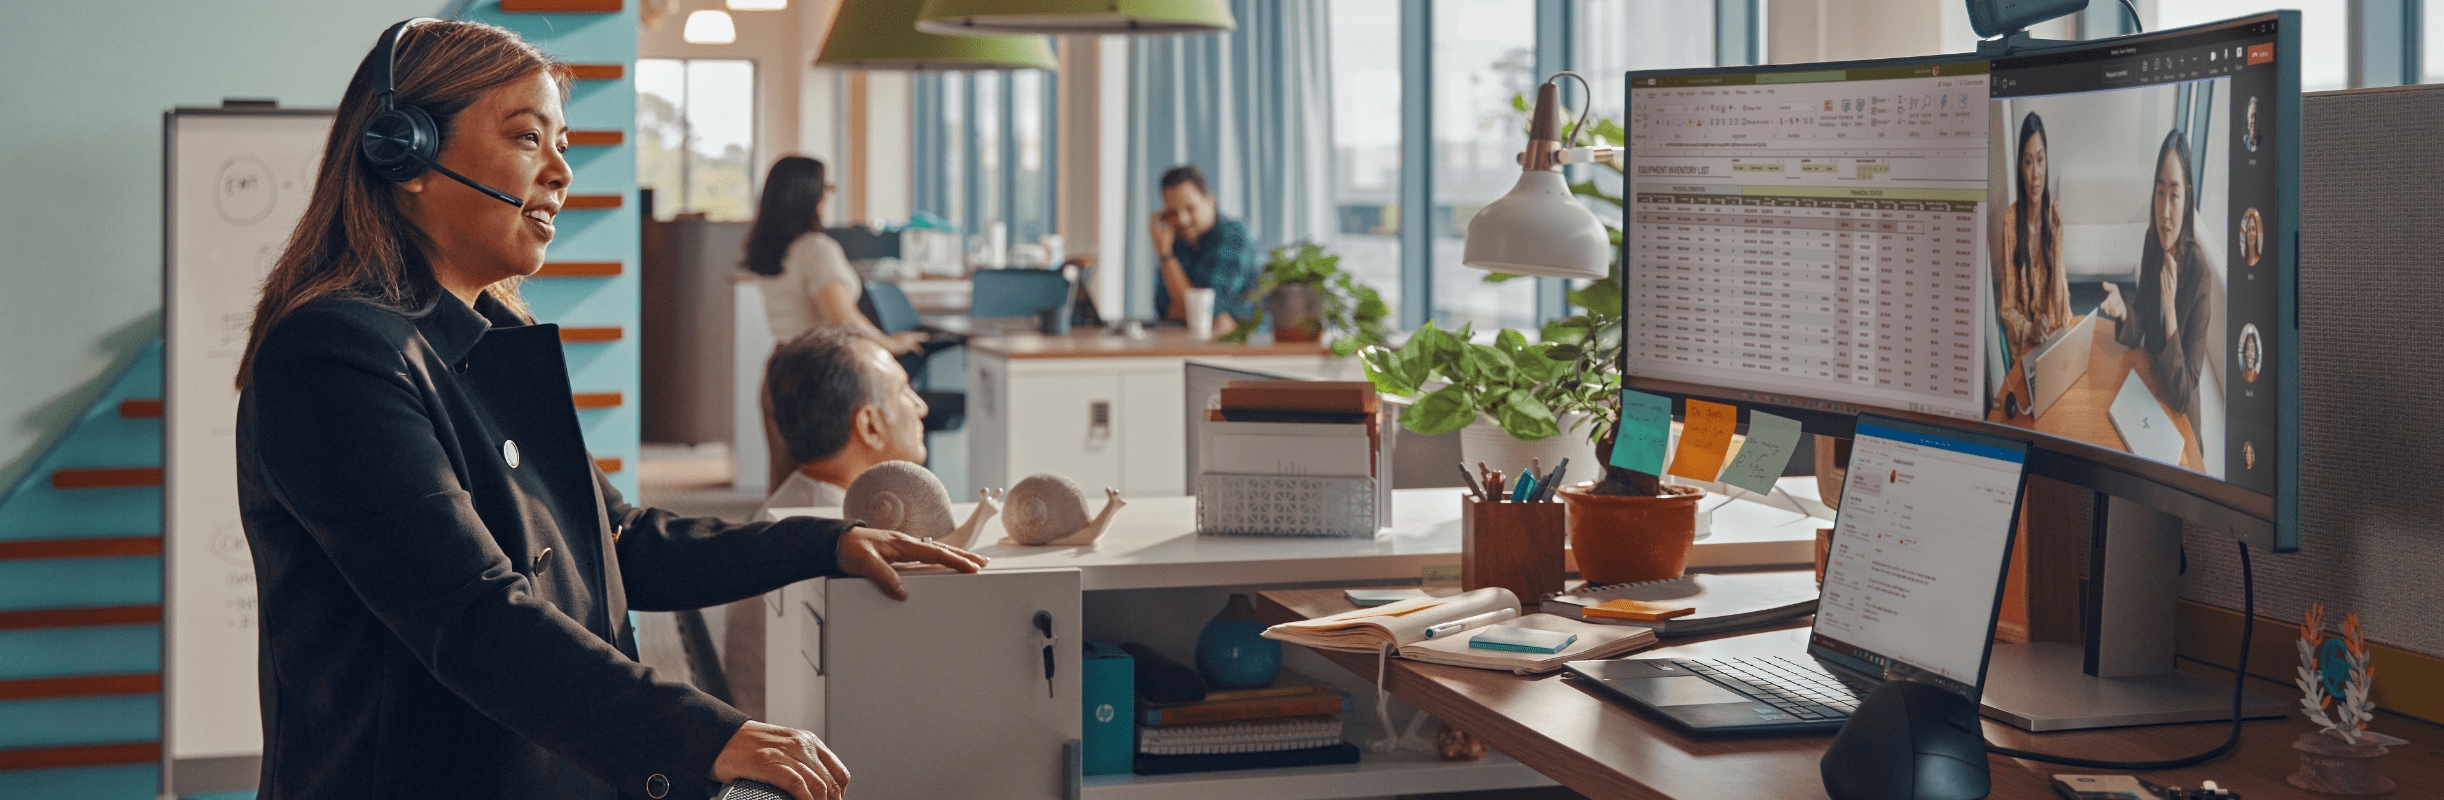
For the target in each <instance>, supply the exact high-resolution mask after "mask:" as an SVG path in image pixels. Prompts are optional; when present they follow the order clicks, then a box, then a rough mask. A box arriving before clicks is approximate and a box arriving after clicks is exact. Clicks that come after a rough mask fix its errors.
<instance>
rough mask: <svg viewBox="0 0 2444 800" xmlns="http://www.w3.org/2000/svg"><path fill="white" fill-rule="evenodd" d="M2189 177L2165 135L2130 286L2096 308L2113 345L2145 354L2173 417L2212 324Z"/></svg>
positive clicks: (2177, 140) (2185, 407) (2173, 140)
mask: <svg viewBox="0 0 2444 800" xmlns="http://www.w3.org/2000/svg"><path fill="white" fill-rule="evenodd" d="M2196 175H2197V173H2196V172H2195V171H2193V170H2192V168H2191V166H2190V157H2189V143H2188V142H2186V141H2184V140H2182V138H2181V132H2180V131H2177V130H2176V131H2173V132H2172V133H2170V134H2167V135H2165V137H2164V145H2163V146H2162V147H2161V148H2158V149H2157V151H2156V161H2155V193H2154V195H2153V196H2152V197H2151V198H2150V199H2149V201H2148V204H2147V207H2148V212H2149V218H2150V224H2149V225H2148V226H2147V244H2146V249H2145V250H2143V251H2141V252H2140V253H2139V269H2138V279H2139V280H2138V287H2137V288H2136V289H2135V290H2132V289H2125V288H2123V287H2122V285H2121V284H2118V283H2112V282H2107V283H2106V284H2105V299H2104V302H2103V303H2100V304H2098V305H2097V307H2096V313H2097V314H2098V315H2100V316H2103V317H2104V318H2106V319H2110V320H2113V322H2114V327H2113V338H2114V340H2115V341H2119V342H2121V343H2122V344H2123V345H2125V346H2129V347H2135V348H2140V349H2141V350H2143V351H2145V352H2146V354H2147V361H2148V364H2149V365H2150V366H2151V367H2152V368H2153V369H2154V370H2155V376H2156V380H2157V385H2158V386H2161V387H2162V391H2163V394H2162V395H2161V396H2160V397H2158V398H2157V399H2159V400H2162V401H2164V405H2165V406H2166V407H2167V408H2169V409H2171V410H2172V411H2173V412H2174V413H2183V412H2187V411H2189V410H2190V406H2191V404H2192V401H2194V400H2195V399H2196V397H2197V393H2198V380H2199V375H2200V373H2201V368H2202V362H2203V360H2204V356H2205V354H2206V350H2207V348H2208V347H2209V345H2208V342H2207V335H2208V334H2209V333H2210V332H2211V331H2209V330H2208V328H2210V327H2212V326H2213V324H2214V317H2215V309H2214V308H2212V307H2210V305H2209V304H2208V302H2207V300H2208V298H2209V297H2211V296H2212V289H2213V287H2212V285H2211V284H2209V283H2208V281H2212V280H2214V279H2215V277H2214V272H2213V270H2212V269H2210V268H2209V266H2208V264H2207V260H2206V259H2207V256H2206V248H2204V247H2202V246H2200V245H2199V243H2198V237H2197V217H2198V215H2197V212H2196V211H2194V210H2192V208H2191V206H2190V197H2191V196H2192V193H2193V192H2195V191H2196V188H2195V187H2196V186H2197V181H2196V179H2195V176H2196Z"/></svg>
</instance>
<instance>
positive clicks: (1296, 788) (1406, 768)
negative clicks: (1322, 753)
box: [1084, 716, 1554, 800]
mask: <svg viewBox="0 0 2444 800" xmlns="http://www.w3.org/2000/svg"><path fill="white" fill-rule="evenodd" d="M1374 724H1375V722H1374V720H1373V719H1372V718H1368V719H1366V720H1363V721H1361V720H1358V719H1357V718H1356V717H1354V716H1353V717H1352V718H1351V719H1350V726H1351V729H1352V730H1358V729H1361V728H1366V727H1371V726H1373V725H1374ZM1552 785H1554V783H1553V779H1551V778H1547V777H1545V776H1543V775H1539V774H1537V773H1536V771H1535V770H1533V769H1529V768H1528V767H1527V765H1525V764H1521V763H1519V762H1517V761H1514V760H1511V758H1510V757H1508V756H1505V755H1503V754H1501V753H1498V752H1488V753H1486V754H1485V759H1484V760H1482V761H1462V762H1448V761H1439V760H1436V759H1435V758H1434V757H1433V756H1430V755H1424V754H1418V753H1394V754H1391V755H1382V754H1377V753H1372V752H1370V753H1367V754H1365V755H1364V756H1362V757H1361V758H1360V759H1359V761H1358V763H1355V764H1337V765H1332V766H1322V767H1288V768H1283V769H1248V770H1232V771H1229V772H1191V773H1186V774H1181V775H1090V776H1088V777H1087V778H1086V791H1085V792H1084V797H1085V798H1086V799H1087V800H1141V799H1142V800H1154V799H1155V798H1161V800H1207V799H1208V798H1211V799H1212V800H1226V799H1227V800H1237V799H1238V798H1246V797H1261V798H1264V800H1325V799H1326V798H1336V797H1379V796H1391V795H1412V794H1434V793H1441V792H1468V791H1486V790H1495V789H1524V788H1529V787H1536V786H1552Z"/></svg>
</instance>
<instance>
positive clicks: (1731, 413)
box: [1671, 398, 1740, 481]
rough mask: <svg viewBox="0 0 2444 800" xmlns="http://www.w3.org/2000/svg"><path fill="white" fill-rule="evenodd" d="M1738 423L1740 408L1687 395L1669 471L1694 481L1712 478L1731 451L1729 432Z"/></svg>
mask: <svg viewBox="0 0 2444 800" xmlns="http://www.w3.org/2000/svg"><path fill="white" fill-rule="evenodd" d="M1739 426H1740V409H1739V408H1738V407H1737V406H1727V405H1723V404H1721V403H1709V402H1706V401H1704V400H1699V399H1696V398H1690V399H1689V402H1688V405H1687V407H1686V408H1685V409H1684V410H1683V411H1682V415H1681V423H1680V449H1678V450H1674V451H1672V470H1671V471H1672V474H1674V475H1678V476H1680V477H1683V478H1688V479H1690V480H1694V481H1711V480H1714V476H1716V475H1718V474H1721V473H1722V471H1723V458H1724V457H1725V456H1727V455H1729V454H1730V452H1731V431H1732V430H1733V429H1735V428H1738V427H1739Z"/></svg>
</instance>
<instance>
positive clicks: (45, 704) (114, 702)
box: [0, 694, 161, 775]
mask: <svg viewBox="0 0 2444 800" xmlns="http://www.w3.org/2000/svg"><path fill="white" fill-rule="evenodd" d="M160 739H161V695H157V694H129V695H118V696H114V697H65V698H56V699H49V700H9V701H5V702H0V748H12V747H58V746H61V745H77V744H112V743H116V742H151V741H158V740H160ZM4 774H7V773H0V775H4Z"/></svg>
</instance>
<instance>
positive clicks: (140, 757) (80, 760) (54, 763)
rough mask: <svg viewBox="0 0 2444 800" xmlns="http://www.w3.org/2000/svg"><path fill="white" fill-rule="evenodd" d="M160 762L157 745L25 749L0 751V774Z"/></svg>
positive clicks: (134, 743) (95, 745)
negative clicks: (11, 771) (24, 770)
mask: <svg viewBox="0 0 2444 800" xmlns="http://www.w3.org/2000/svg"><path fill="white" fill-rule="evenodd" d="M160 760H161V743H160V742H131V743H128V744H83V745H74V746H69V747H25V748H19V749H15V750H0V771H6V770H20V769H52V768H56V767H94V766H102V765H105V764H149V763H153V762H158V761H160Z"/></svg>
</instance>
